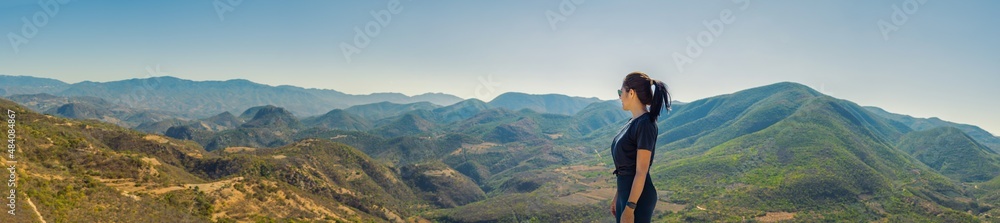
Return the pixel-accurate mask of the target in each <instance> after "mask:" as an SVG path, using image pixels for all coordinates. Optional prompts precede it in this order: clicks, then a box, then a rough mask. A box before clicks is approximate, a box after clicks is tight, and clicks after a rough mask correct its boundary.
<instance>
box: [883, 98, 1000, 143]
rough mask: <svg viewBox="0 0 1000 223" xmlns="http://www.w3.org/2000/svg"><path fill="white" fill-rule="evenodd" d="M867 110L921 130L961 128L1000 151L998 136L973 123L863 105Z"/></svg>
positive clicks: (977, 139) (980, 141)
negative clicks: (903, 113) (968, 123)
mask: <svg viewBox="0 0 1000 223" xmlns="http://www.w3.org/2000/svg"><path fill="white" fill-rule="evenodd" d="M865 109H868V111H871V112H872V113H875V114H877V115H879V116H882V117H884V118H887V119H891V120H893V121H897V122H900V123H902V124H903V125H906V126H908V127H910V128H911V129H913V130H917V131H921V130H928V129H932V128H937V127H955V128H958V129H961V130H962V132H965V134H967V135H969V136H971V137H972V138H974V139H976V141H978V142H979V143H982V144H983V145H986V146H987V147H989V148H990V149H992V150H993V151H997V152H1000V137H997V136H994V135H993V134H991V133H989V132H987V131H986V130H983V129H982V128H979V127H978V126H974V125H967V124H959V123H954V122H949V121H944V120H941V119H939V118H914V117H912V116H909V115H900V114H895V113H890V112H887V111H885V110H884V109H881V108H878V107H865Z"/></svg>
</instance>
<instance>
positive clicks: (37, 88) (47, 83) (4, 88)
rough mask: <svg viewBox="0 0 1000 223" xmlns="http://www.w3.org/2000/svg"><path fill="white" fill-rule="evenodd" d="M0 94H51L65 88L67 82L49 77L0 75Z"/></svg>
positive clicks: (5, 95)
mask: <svg viewBox="0 0 1000 223" xmlns="http://www.w3.org/2000/svg"><path fill="white" fill-rule="evenodd" d="M0 80H2V81H0V96H4V97H7V96H11V95H18V94H42V93H48V94H53V93H56V92H59V91H62V90H64V89H66V87H68V86H69V84H67V83H64V82H62V81H59V80H56V79H50V78H38V77H31V76H10V75H0Z"/></svg>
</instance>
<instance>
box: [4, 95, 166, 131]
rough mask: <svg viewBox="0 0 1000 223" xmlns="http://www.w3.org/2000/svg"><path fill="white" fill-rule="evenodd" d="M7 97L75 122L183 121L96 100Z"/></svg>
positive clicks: (137, 123) (40, 96) (54, 97)
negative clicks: (83, 120) (85, 120)
mask: <svg viewBox="0 0 1000 223" xmlns="http://www.w3.org/2000/svg"><path fill="white" fill-rule="evenodd" d="M7 98H9V99H10V100H12V101H15V102H18V103H20V104H22V105H25V106H26V107H29V108H31V109H32V110H34V111H37V112H43V113H45V114H50V115H58V116H62V117H67V118H74V119H94V120H100V121H103V122H108V123H113V124H116V125H119V126H123V127H135V126H139V125H141V124H143V123H148V122H159V121H164V120H169V119H178V118H184V117H183V116H181V115H177V114H173V113H169V112H162V111H155V110H145V109H134V108H130V107H127V106H123V105H119V104H116V103H112V102H109V101H107V100H104V99H102V98H97V97H60V96H55V95H51V94H45V93H41V94H27V95H13V96H8V97H7Z"/></svg>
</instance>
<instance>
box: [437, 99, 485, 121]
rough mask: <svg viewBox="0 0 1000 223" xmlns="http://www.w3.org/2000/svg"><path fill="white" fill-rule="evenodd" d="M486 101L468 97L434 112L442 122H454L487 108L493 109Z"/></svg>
mask: <svg viewBox="0 0 1000 223" xmlns="http://www.w3.org/2000/svg"><path fill="white" fill-rule="evenodd" d="M491 108H493V106H490V105H489V104H487V103H486V102H483V101H480V100H479V99H468V100H464V101H460V102H457V103H454V104H452V105H448V106H444V107H440V108H436V109H434V110H433V113H434V114H436V115H437V118H436V119H437V120H438V122H440V123H452V122H457V121H461V120H465V119H468V118H471V117H472V116H475V115H476V114H479V112H482V111H484V110H487V109H491Z"/></svg>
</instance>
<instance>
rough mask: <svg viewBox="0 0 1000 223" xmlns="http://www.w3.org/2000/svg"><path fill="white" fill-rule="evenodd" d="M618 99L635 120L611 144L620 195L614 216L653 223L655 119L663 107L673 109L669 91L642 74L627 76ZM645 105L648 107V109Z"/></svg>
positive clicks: (614, 203)
mask: <svg viewBox="0 0 1000 223" xmlns="http://www.w3.org/2000/svg"><path fill="white" fill-rule="evenodd" d="M618 98H619V99H621V100H622V109H623V110H627V111H630V112H632V119H630V120H629V121H628V123H626V124H625V126H622V128H621V130H619V131H618V135H616V136H615V138H614V141H613V142H612V144H611V156H612V157H613V158H614V160H615V171H614V174H615V175H616V176H617V177H618V193H617V195H616V196H615V197H614V199H613V200H612V201H611V214H613V215H615V218H616V219H617V220H618V222H626V223H631V222H650V221H651V220H652V218H653V209H655V208H656V200H657V199H658V198H657V196H656V187H653V180H652V178H650V176H649V167H650V164H652V163H653V155H654V154H655V151H656V136H657V135H658V134H659V130H658V129H657V128H656V119H657V118H658V117H659V116H660V108H662V107H666V108H667V110H669V109H670V92H667V86H666V85H664V84H663V82H661V81H657V80H653V79H652V78H649V76H648V75H646V74H645V73H642V72H632V73H630V74H628V75H626V76H625V81H623V82H622V87H621V89H619V90H618ZM646 106H649V107H648V108H647V107H646Z"/></svg>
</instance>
